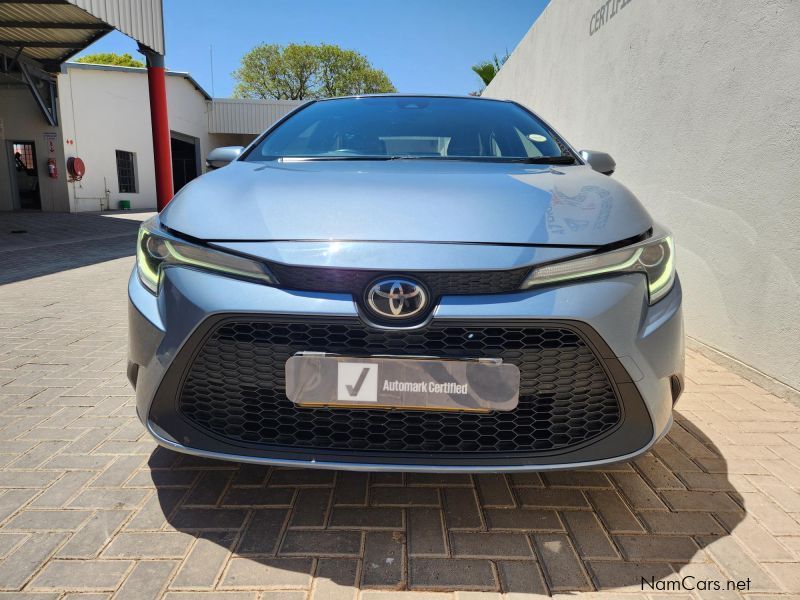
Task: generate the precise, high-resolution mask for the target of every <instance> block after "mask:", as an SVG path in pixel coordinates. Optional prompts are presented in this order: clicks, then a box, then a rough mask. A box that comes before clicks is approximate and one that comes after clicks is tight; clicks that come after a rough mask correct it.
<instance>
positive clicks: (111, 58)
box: [75, 52, 144, 67]
mask: <svg viewBox="0 0 800 600" xmlns="http://www.w3.org/2000/svg"><path fill="white" fill-rule="evenodd" d="M75 62H79V63H90V64H93V65H116V66H118V67H143V66H144V63H143V62H142V61H140V60H136V59H135V58H133V57H132V56H131V55H130V54H128V53H127V52H126V53H125V54H116V53H114V52H99V53H97V54H87V55H86V56H81V57H80V58H78V59H76V60H75Z"/></svg>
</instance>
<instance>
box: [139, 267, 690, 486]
mask: <svg viewBox="0 0 800 600" xmlns="http://www.w3.org/2000/svg"><path fill="white" fill-rule="evenodd" d="M128 292H129V302H130V306H129V320H130V338H129V364H128V375H129V378H130V379H131V381H132V383H133V384H134V386H135V388H136V399H137V400H136V404H137V413H138V415H139V417H140V419H141V420H142V422H143V423H144V424H145V426H146V427H147V429H148V431H149V432H150V433H151V435H152V436H153V437H154V438H155V439H156V441H157V442H158V443H159V444H161V445H162V446H165V447H167V448H171V449H173V450H176V451H179V452H184V453H188V454H194V455H198V456H205V457H209V458H217V459H227V460H235V461H241V462H250V463H262V464H273V465H283V466H295V467H297V466H304V467H315V468H332V469H348V470H391V471H437V472H438V471H461V472H481V471H490V472H500V471H535V470H557V469H565V468H579V467H591V466H596V465H602V464H607V463H612V462H618V461H624V460H628V459H631V458H633V457H635V456H637V455H639V454H641V453H643V452H645V451H646V450H648V449H649V448H650V447H651V446H652V445H653V444H654V443H655V442H657V441H658V440H659V439H660V438H661V437H663V436H664V435H665V434H666V432H667V431H668V430H669V427H670V425H671V424H672V406H673V404H674V401H675V400H676V399H677V395H678V394H679V392H680V389H681V387H682V382H683V364H684V348H683V324H682V316H681V288H680V282H679V281H677V280H676V283H675V287H674V288H673V290H672V291H671V292H670V293H669V294H668V295H667V296H666V297H665V298H663V299H662V300H661V301H660V302H658V303H656V304H655V305H653V306H649V305H648V304H647V301H646V298H647V288H646V280H645V278H644V277H643V276H642V275H641V274H635V273H634V274H619V275H615V276H610V277H604V278H597V279H591V280H584V281H577V282H574V283H570V284H567V285H561V286H557V287H549V288H542V289H537V290H528V291H521V292H516V293H511V294H493V295H480V296H446V297H443V298H442V299H441V300H440V302H439V304H438V306H437V308H436V309H435V311H434V314H433V316H432V320H431V321H430V323H428V324H426V325H423V327H427V326H429V325H431V324H443V323H462V324H463V323H465V322H466V323H473V322H474V323H476V324H477V323H480V324H483V325H485V324H487V323H489V324H492V323H498V324H500V323H504V324H509V323H511V324H513V323H534V324H535V323H539V322H541V323H559V324H562V325H564V326H565V327H570V328H574V329H575V330H576V331H578V332H580V333H581V335H583V336H584V337H586V338H587V339H588V340H589V342H590V343H591V345H592V347H593V348H594V351H595V354H597V355H598V357H599V359H600V360H601V361H602V362H603V364H604V366H605V368H606V370H607V371H608V373H609V374H610V377H611V378H612V379H613V380H614V382H615V385H616V389H617V390H618V391H619V393H620V395H621V396H624V402H625V404H626V406H627V410H626V411H625V414H624V416H623V418H622V423H621V425H620V426H619V428H618V429H616V430H615V431H613V432H611V433H609V434H608V435H607V436H605V437H603V438H602V439H598V440H596V442H594V443H587V444H584V445H582V446H581V447H580V448H576V449H575V450H574V451H563V452H558V453H544V454H541V455H537V453H535V452H532V453H529V454H525V455H524V456H523V455H520V456H516V457H511V458H509V457H508V456H507V455H503V454H501V453H500V454H498V455H497V457H487V456H486V455H485V454H484V455H481V456H480V457H473V458H470V455H469V454H468V453H465V454H463V455H461V456H452V455H448V456H444V455H436V454H433V453H428V454H425V455H422V454H418V455H415V456H412V457H409V455H407V454H404V453H400V454H399V455H397V456H396V457H393V456H392V455H391V453H370V452H343V451H338V452H326V451H322V450H320V449H318V448H305V449H304V448H291V449H289V450H285V449H281V450H276V449H271V448H258V447H253V446H248V445H247V444H237V443H229V442H228V441H225V440H222V441H220V440H219V439H215V438H214V437H213V436H209V435H206V433H204V432H203V431H200V430H199V429H198V428H196V427H194V426H193V425H192V424H191V423H188V422H186V420H185V419H184V420H182V419H180V418H178V416H177V414H170V412H172V413H177V411H173V410H172V408H171V407H172V406H174V403H172V400H174V399H175V398H176V397H177V396H178V395H179V393H180V390H181V386H182V382H183V377H184V376H185V373H186V369H187V365H190V364H191V362H192V360H193V357H195V356H196V354H197V352H198V351H199V347H200V345H201V344H202V343H203V341H204V340H206V339H207V337H208V332H209V331H212V330H213V328H214V327H215V326H216V325H218V324H219V323H224V322H226V321H227V320H230V319H231V318H233V317H234V316H235V317H236V318H238V319H242V318H252V319H270V318H275V319H316V320H318V321H320V322H336V321H337V320H342V319H343V320H346V321H348V322H350V321H354V322H355V321H358V320H359V319H360V317H359V310H358V307H357V305H356V303H355V302H354V301H353V299H352V297H351V296H349V295H346V294H324V293H314V292H298V291H291V290H284V289H280V288H273V287H267V286H263V285H258V284H253V283H248V282H244V281H239V280H235V279H230V278H226V277H222V276H219V275H215V274H211V273H207V272H202V271H198V270H194V269H190V268H183V267H171V268H169V269H166V271H165V273H164V276H163V281H162V288H161V291H160V293H159V295H158V296H154V295H153V294H151V293H150V292H149V291H148V290H147V289H146V288H144V287H143V286H142V284H141V283H140V281H139V279H138V276H137V274H136V271H135V270H134V272H133V273H132V275H131V278H130V281H129V288H128ZM165 414H166V416H165ZM173 417H174V418H173Z"/></svg>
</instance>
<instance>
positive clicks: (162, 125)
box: [139, 47, 173, 212]
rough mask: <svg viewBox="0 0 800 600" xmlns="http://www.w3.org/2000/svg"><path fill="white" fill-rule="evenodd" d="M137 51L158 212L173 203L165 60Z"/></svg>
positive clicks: (147, 50) (147, 52) (152, 54)
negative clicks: (142, 63)
mask: <svg viewBox="0 0 800 600" xmlns="http://www.w3.org/2000/svg"><path fill="white" fill-rule="evenodd" d="M139 51H140V52H141V53H142V54H144V55H145V57H146V58H147V83H148V87H149V89H150V121H151V123H152V126H153V159H154V161H155V168H156V204H157V206H158V210H159V212H160V211H162V210H164V208H165V207H166V206H167V203H168V202H169V201H170V200H172V190H173V187H172V156H171V150H170V133H169V119H168V118H167V80H166V75H165V68H164V56H163V55H162V54H157V53H155V52H153V51H152V50H150V49H149V48H144V47H140V48H139Z"/></svg>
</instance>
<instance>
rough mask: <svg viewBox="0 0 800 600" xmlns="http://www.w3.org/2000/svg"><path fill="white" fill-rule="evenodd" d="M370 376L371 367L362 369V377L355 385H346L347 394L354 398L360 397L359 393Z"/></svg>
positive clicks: (360, 376)
mask: <svg viewBox="0 0 800 600" xmlns="http://www.w3.org/2000/svg"><path fill="white" fill-rule="evenodd" d="M368 374H369V367H364V368H363V369H361V375H359V376H358V379H357V380H356V384H355V385H346V386H345V387H346V388H347V393H348V394H350V395H351V396H352V397H353V398H355V397H356V396H358V392H359V391H361V386H362V385H364V380H365V379H366V378H367V375H368Z"/></svg>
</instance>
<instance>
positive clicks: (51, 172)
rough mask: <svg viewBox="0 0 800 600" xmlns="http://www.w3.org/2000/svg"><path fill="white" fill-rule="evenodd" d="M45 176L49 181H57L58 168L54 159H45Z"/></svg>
mask: <svg viewBox="0 0 800 600" xmlns="http://www.w3.org/2000/svg"><path fill="white" fill-rule="evenodd" d="M47 176H48V177H50V178H51V179H58V167H57V166H56V159H55V158H48V159H47Z"/></svg>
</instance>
